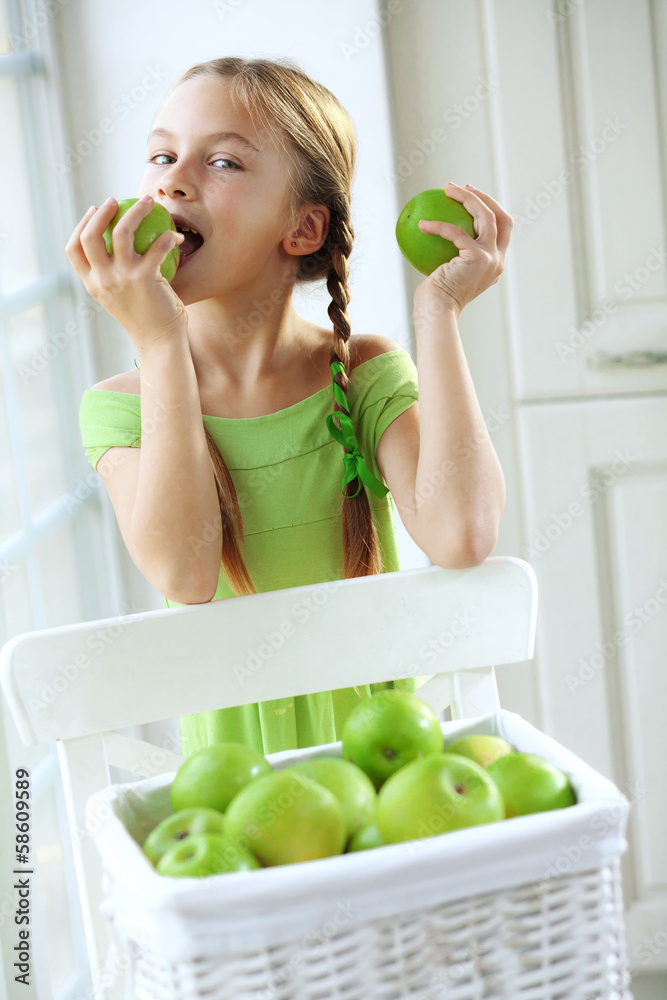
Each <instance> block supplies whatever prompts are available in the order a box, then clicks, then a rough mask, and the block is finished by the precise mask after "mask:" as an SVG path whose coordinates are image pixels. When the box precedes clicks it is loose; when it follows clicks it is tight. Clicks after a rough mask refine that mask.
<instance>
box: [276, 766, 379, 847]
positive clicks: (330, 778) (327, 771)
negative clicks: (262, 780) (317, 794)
mask: <svg viewBox="0 0 667 1000" xmlns="http://www.w3.org/2000/svg"><path fill="white" fill-rule="evenodd" d="M291 770H292V771H298V772H299V774H304V775H305V776H306V777H307V778H312V780H313V781H317V782H319V783H320V785H324V787H325V788H328V789H329V791H330V792H333V794H334V795H335V796H336V798H337V799H338V801H339V802H340V804H341V808H342V810H343V817H344V819H345V827H346V838H345V839H346V842H347V841H348V840H349V839H350V837H351V836H352V835H353V834H354V833H356V832H357V830H360V829H361V827H362V826H366V825H367V824H368V823H372V822H373V820H374V819H375V805H376V802H377V795H376V793H375V786H374V785H373V782H372V781H371V779H370V778H369V777H368V775H367V774H365V773H364V772H363V771H362V770H361V768H359V767H357V766H356V764H352V763H351V761H349V760H343V759H342V758H341V757H318V758H316V759H315V760H305V761H301V762H300V763H299V764H293V765H292V767H291Z"/></svg>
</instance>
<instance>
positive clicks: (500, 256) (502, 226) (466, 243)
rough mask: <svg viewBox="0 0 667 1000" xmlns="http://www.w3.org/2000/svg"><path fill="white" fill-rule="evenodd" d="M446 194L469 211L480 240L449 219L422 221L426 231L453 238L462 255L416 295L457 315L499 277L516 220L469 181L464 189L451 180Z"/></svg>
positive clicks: (442, 267) (440, 269) (443, 266)
mask: <svg viewBox="0 0 667 1000" xmlns="http://www.w3.org/2000/svg"><path fill="white" fill-rule="evenodd" d="M445 193H446V194H447V195H448V196H449V197H450V198H452V199H454V200H455V201H460V202H461V204H462V205H463V207H464V208H466V209H467V210H468V211H469V212H470V214H471V215H472V217H473V219H474V221H475V231H476V233H477V239H473V238H472V236H469V235H468V233H466V232H465V230H463V229H461V228H460V226H454V225H452V224H451V223H449V222H437V221H420V223H419V228H420V230H421V231H422V232H423V233H434V234H435V235H437V236H442V237H444V238H445V239H448V240H451V241H452V243H453V244H454V245H455V246H456V247H458V249H459V255H458V257H454V258H453V259H452V260H450V261H449V262H448V263H447V264H441V265H440V267H437V268H436V269H435V271H433V272H432V273H431V274H429V276H428V277H427V278H426V279H425V281H422V282H421V284H420V285H418V286H417V291H416V292H415V296H419V297H422V296H426V297H428V298H429V299H431V300H432V299H433V298H435V299H436V300H437V301H438V304H439V305H440V306H445V307H446V308H451V309H453V310H454V312H455V313H456V316H457V317H458V316H460V315H461V311H462V309H463V308H464V306H466V305H467V304H468V303H469V302H472V300H473V299H474V298H476V297H477V296H478V295H480V294H481V293H482V292H483V291H484V290H485V289H486V288H488V287H489V285H495V283H496V282H497V281H499V280H500V275H501V274H502V272H503V268H504V267H505V254H506V253H507V247H508V246H509V241H510V236H511V233H512V226H513V225H514V222H513V220H512V216H511V215H509V214H508V213H507V212H506V211H505V210H504V209H503V208H501V207H500V205H499V204H498V202H497V201H494V200H493V198H491V196H490V195H488V194H484V192H483V191H480V190H479V189H478V188H474V187H472V186H471V185H470V184H467V185H466V186H465V187H464V188H462V187H459V185H458V184H452V183H451V181H450V182H449V183H448V184H446V185H445Z"/></svg>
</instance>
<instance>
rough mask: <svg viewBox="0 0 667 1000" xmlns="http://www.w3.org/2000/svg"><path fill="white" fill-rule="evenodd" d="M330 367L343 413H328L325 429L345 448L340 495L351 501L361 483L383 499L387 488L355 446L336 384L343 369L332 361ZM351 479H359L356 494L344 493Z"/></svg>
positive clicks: (341, 392)
mask: <svg viewBox="0 0 667 1000" xmlns="http://www.w3.org/2000/svg"><path fill="white" fill-rule="evenodd" d="M330 367H331V375H332V378H333V394H334V398H335V400H336V402H337V403H338V404H339V405H340V406H342V407H343V408H344V411H345V412H342V413H341V412H340V411H339V410H336V411H335V413H330V414H329V416H328V417H327V427H328V429H329V433H330V434H331V436H332V438H333V439H334V440H335V441H337V442H338V444H342V445H343V447H344V448H347V452H344V453H343V462H344V464H345V474H344V475H343V485H342V488H341V493H342V494H343V496H344V497H346V498H347V499H352V497H356V496H357V495H358V494H359V493H360V492H361V484H362V483H363V484H364V485H365V486H367V487H368V489H369V490H372V491H373V493H375V495H376V496H378V497H384V496H386V494H387V493H388V492H389V488H388V487H387V486H385V485H384V483H381V482H380V480H379V479H376V478H375V476H374V475H373V473H372V472H371V471H370V469H369V468H368V466H367V465H366V463H365V462H364V459H363V456H362V454H361V452H360V450H359V445H358V444H357V439H356V437H355V435H354V426H353V424H352V419H351V417H350V414H349V411H348V408H347V399H346V398H345V393H344V392H343V390H342V389H341V387H340V386H339V385H338V383H337V382H336V375H337V374H338V373H339V372H344V371H345V368H344V366H343V365H342V364H341V363H340V361H333V362H332V364H331V366H330ZM334 417H338V420H339V421H340V427H337V426H336V424H335V423H334ZM353 479H359V481H360V482H359V486H358V488H357V491H356V493H350V494H346V493H345V492H344V490H345V487H346V486H347V484H348V483H350V482H352V480H353Z"/></svg>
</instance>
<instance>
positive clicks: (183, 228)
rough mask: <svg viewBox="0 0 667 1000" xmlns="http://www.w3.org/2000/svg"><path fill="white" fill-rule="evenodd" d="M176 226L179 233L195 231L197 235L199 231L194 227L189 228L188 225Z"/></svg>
mask: <svg viewBox="0 0 667 1000" xmlns="http://www.w3.org/2000/svg"><path fill="white" fill-rule="evenodd" d="M176 228H177V229H178V231H179V232H181V233H197V236H199V232H198V231H197V230H196V229H190V227H189V226H177V227H176Z"/></svg>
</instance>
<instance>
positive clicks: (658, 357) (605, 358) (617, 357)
mask: <svg viewBox="0 0 667 1000" xmlns="http://www.w3.org/2000/svg"><path fill="white" fill-rule="evenodd" d="M587 361H588V366H589V368H598V369H600V368H650V367H651V366H653V365H667V351H628V352H627V354H605V353H604V351H596V352H594V353H593V354H589V355H588V358H587Z"/></svg>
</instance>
